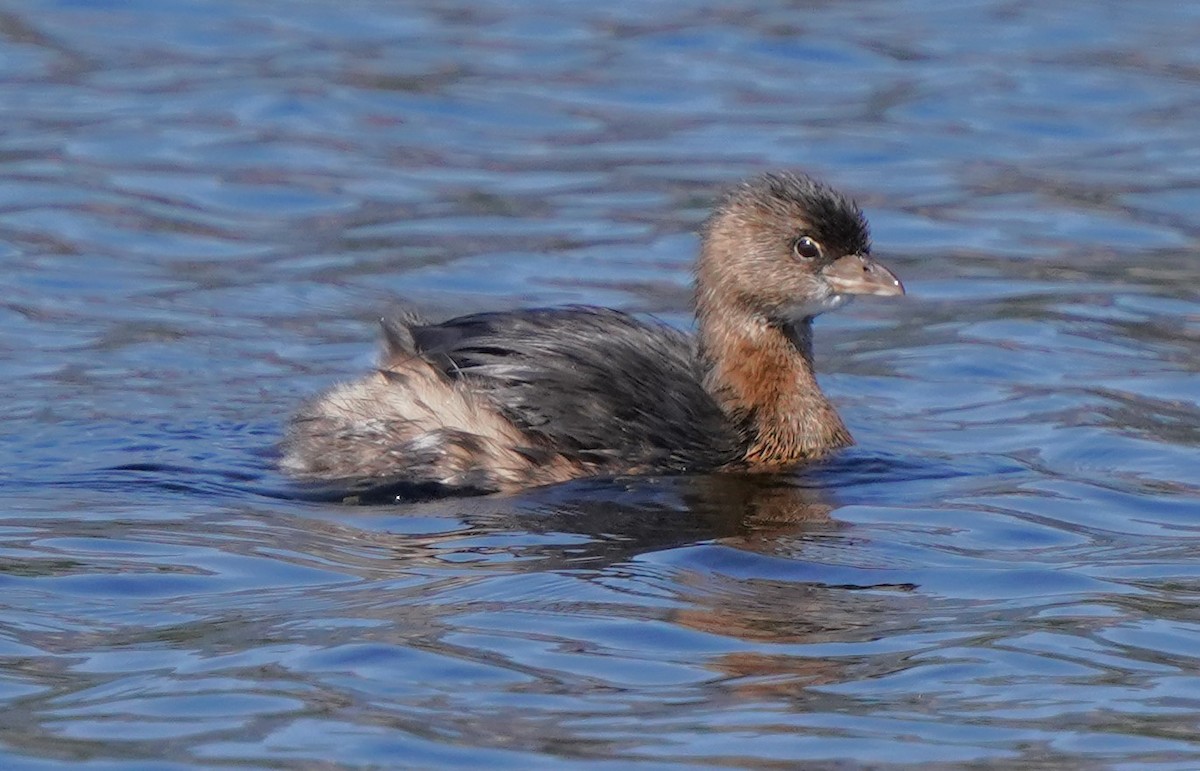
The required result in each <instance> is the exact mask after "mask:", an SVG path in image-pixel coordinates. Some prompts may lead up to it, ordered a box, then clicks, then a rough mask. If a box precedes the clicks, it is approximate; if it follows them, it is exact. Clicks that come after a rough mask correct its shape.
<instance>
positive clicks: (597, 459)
mask: <svg viewBox="0 0 1200 771" xmlns="http://www.w3.org/2000/svg"><path fill="white" fill-rule="evenodd" d="M388 326H389V325H387V324H385V329H387V328H388ZM390 326H391V327H392V328H391V329H390V330H389V339H391V340H392V341H393V344H395V343H396V342H398V341H397V340H396V338H397V337H399V338H401V339H402V340H403V343H404V345H403V347H405V348H407V347H409V346H410V345H411V346H412V347H413V348H415V349H416V351H417V352H418V353H419V354H420V355H421V356H422V357H423V358H424V359H426V360H427V361H429V362H430V363H431V364H433V366H435V367H436V368H438V369H439V370H440V371H441V372H443V373H444V374H445V375H446V376H447V377H449V378H452V379H461V380H465V381H469V382H470V384H471V388H472V389H473V390H476V391H478V392H479V393H483V394H485V395H486V396H487V397H488V398H489V399H490V400H491V401H492V403H494V404H495V405H496V407H497V408H498V409H499V410H500V411H501V412H502V413H503V414H504V416H505V417H507V418H508V419H509V420H511V421H512V422H513V423H514V424H516V425H517V426H518V427H519V428H520V429H522V430H523V431H525V432H527V433H529V434H531V435H534V436H536V437H539V438H541V439H543V440H544V441H545V442H547V444H548V445H549V446H551V447H554V448H555V449H556V450H557V451H560V452H563V453H564V454H566V455H567V456H569V457H575V458H577V459H579V460H580V461H583V462H585V463H597V464H600V465H601V466H608V467H613V468H624V469H636V468H639V467H648V468H661V469H663V470H677V471H682V470H694V469H704V468H713V467H716V466H721V465H724V464H726V463H730V462H733V461H735V460H736V459H737V458H739V457H740V455H741V446H740V440H739V437H738V436H737V435H736V432H735V430H734V429H733V427H732V426H731V425H730V424H729V422H728V420H727V419H726V417H725V415H724V414H723V413H722V411H721V408H720V407H719V406H718V405H717V403H716V402H715V401H714V400H713V398H712V397H711V396H709V394H708V392H707V391H705V389H704V387H703V384H702V378H703V368H702V365H701V364H700V361H699V358H698V356H697V354H696V349H695V343H694V341H693V340H692V339H691V338H690V337H689V336H687V335H685V334H683V333H681V332H679V331H677V330H674V329H672V328H670V327H667V326H665V325H663V324H661V323H656V322H651V323H646V322H642V321H639V320H638V319H635V318H634V317H632V316H629V315H628V314H624V313H620V312H618V311H613V310H609V309H605V308H592V307H568V308H545V309H531V310H520V311H512V312H501V313H480V314H475V315H471V316H462V317H459V318H455V319H451V320H449V321H446V322H443V323H441V324H432V325H425V326H415V325H414V326H408V325H404V326H403V328H401V329H397V328H396V326H398V325H397V324H396V323H394V322H393V323H392V324H391V325H390ZM410 341H411V342H410Z"/></svg>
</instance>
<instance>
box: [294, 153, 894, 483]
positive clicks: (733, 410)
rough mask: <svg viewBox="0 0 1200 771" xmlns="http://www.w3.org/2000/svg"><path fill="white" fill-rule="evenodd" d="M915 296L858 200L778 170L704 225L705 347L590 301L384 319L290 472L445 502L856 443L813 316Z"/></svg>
mask: <svg viewBox="0 0 1200 771" xmlns="http://www.w3.org/2000/svg"><path fill="white" fill-rule="evenodd" d="M903 293H904V287H903V286H902V285H901V283H900V281H899V279H897V278H896V277H895V275H893V274H892V272H891V271H889V270H888V269H887V268H885V267H883V266H882V265H880V264H879V263H877V262H875V261H874V260H873V259H872V258H871V257H870V241H869V237H868V232H867V224H866V221H865V220H864V218H863V215H862V212H861V211H860V210H859V208H858V206H857V205H855V203H854V202H853V201H851V200H850V199H849V198H846V197H845V196H843V195H842V194H841V193H838V192H837V191H835V190H833V189H832V188H830V187H827V186H826V185H824V184H822V183H820V182H817V181H815V180H813V179H812V178H810V177H808V176H805V175H802V174H791V173H780V174H766V175H763V176H760V177H758V178H756V179H753V180H751V181H749V182H746V183H743V184H741V185H739V186H737V187H734V188H733V189H732V190H730V191H729V192H728V193H727V194H726V195H725V197H724V199H723V200H722V201H721V202H720V204H719V205H718V206H717V208H716V210H715V211H714V212H713V214H712V216H711V217H710V218H709V219H708V221H707V222H706V223H705V225H704V229H703V238H702V244H701V249H700V257H699V260H698V262H697V267H696V317H697V320H698V322H699V334H698V335H697V336H696V337H694V338H693V337H692V336H689V335H686V334H684V333H681V332H679V331H677V330H675V329H672V328H670V327H667V326H665V325H663V324H661V323H657V322H646V321H641V320H638V319H635V318H634V317H632V316H629V315H626V314H624V313H621V312H618V311H614V310H608V309H605V308H593V307H567V308H544V309H531V310H517V311H510V312H499V313H479V314H475V315H471V316H462V317H459V318H455V319H450V320H449V321H445V322H442V323H440V324H422V323H419V322H418V321H416V320H415V319H412V318H406V319H385V320H384V321H383V329H384V336H385V338H386V346H385V351H384V353H383V357H382V361H381V363H380V366H379V369H378V371H377V372H375V373H374V374H371V375H370V376H368V377H366V378H364V379H361V380H358V381H354V382H350V383H345V384H342V385H339V386H336V387H334V388H333V389H331V390H329V391H328V392H326V393H324V394H322V395H321V396H319V397H317V398H316V399H314V400H313V401H311V402H310V403H308V404H307V405H306V406H304V407H303V408H302V409H301V410H300V412H299V413H298V414H297V415H296V416H295V418H294V419H293V420H292V422H291V424H290V426H289V428H288V434H287V438H286V439H285V441H284V455H283V460H282V462H281V466H282V468H283V470H284V471H285V472H288V473H290V474H292V475H294V476H296V477H299V478H302V479H309V480H321V481H335V480H350V479H354V480H360V481H361V480H378V481H379V482H380V483H381V484H382V483H391V482H397V483H402V484H403V483H412V484H414V485H423V486H428V485H433V486H437V487H439V488H445V490H446V491H447V492H456V491H463V492H467V491H473V492H481V491H501V490H504V491H510V490H517V489H521V488H524V487H529V486H533V485H540V484H547V483H551V482H560V481H564V480H567V479H573V478H576V477H583V476H590V475H597V474H622V473H651V472H660V473H669V472H682V471H701V470H718V469H719V470H751V471H753V470H769V469H776V468H782V467H786V466H789V465H792V464H795V463H797V462H799V461H802V460H805V459H808V458H816V457H819V456H821V455H823V454H825V453H828V452H829V451H831V450H834V449H837V448H839V447H845V446H847V445H849V444H851V442H852V440H851V438H850V433H849V432H848V431H847V430H846V426H845V425H844V424H843V423H842V420H841V418H839V417H838V414H837V411H836V410H835V409H834V408H833V405H832V404H830V402H829V400H828V399H827V398H826V397H825V395H824V394H823V393H822V392H821V389H820V387H819V386H818V385H817V380H816V376H815V375H814V373H813V354H812V320H813V317H814V316H816V315H817V314H819V313H822V312H824V311H828V310H833V309H835V308H838V307H840V306H841V305H843V304H845V303H846V301H847V300H848V299H849V298H850V296H851V295H856V294H871V295H899V294H903Z"/></svg>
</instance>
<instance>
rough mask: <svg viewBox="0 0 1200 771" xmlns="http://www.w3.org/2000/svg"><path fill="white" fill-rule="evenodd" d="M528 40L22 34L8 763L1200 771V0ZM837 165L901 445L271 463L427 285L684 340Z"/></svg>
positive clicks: (782, 9) (368, 19) (507, 24)
mask: <svg viewBox="0 0 1200 771" xmlns="http://www.w3.org/2000/svg"><path fill="white" fill-rule="evenodd" d="M527 6H528V7H524V6H521V5H519V4H517V5H513V4H504V3H498V2H492V1H491V0H484V1H483V2H479V3H461V4H453V3H451V4H447V3H428V4H421V3H406V4H396V3H385V2H369V1H368V0H348V1H347V2H341V3H327V2H317V0H301V1H300V2H290V3H282V2H272V1H267V2H239V1H237V0H229V1H227V2H221V1H220V0H217V1H216V2H199V1H197V0H179V1H178V2H171V3H150V2H138V1H137V0H134V1H133V2H122V3H117V2H90V3H72V2H51V1H50V0H30V1H29V2H23V3H0V105H3V120H2V121H0V261H2V264H3V266H4V270H3V272H2V273H0V377H3V379H4V394H5V399H4V401H3V409H4V412H3V415H4V427H5V432H4V433H5V437H6V440H5V441H4V442H3V443H2V444H0V454H2V458H0V490H2V491H3V494H4V495H3V498H4V503H5V507H4V512H3V514H2V515H0V598H2V599H0V607H2V610H0V704H2V705H3V710H0V715H3V717H2V718H0V760H2V762H0V765H3V766H4V767H5V768H42V767H54V766H58V765H64V764H68V763H69V764H72V765H81V766H91V767H96V768H114V769H115V768H120V769H130V768H133V769H136V768H156V769H157V768H170V767H205V768H214V767H227V766H228V767H234V766H236V767H289V768H291V767H302V768H318V767H319V768H357V767H379V766H389V765H411V766H424V767H428V766H442V765H463V766H489V767H490V766H497V767H499V766H519V767H526V766H529V765H555V764H559V763H562V762H564V761H570V762H572V763H575V764H582V763H584V762H585V761H586V762H589V763H590V764H592V765H596V766H604V765H612V766H614V767H615V766H618V765H620V766H621V767H624V766H625V765H626V764H627V763H629V762H630V761H639V762H641V763H643V764H646V765H650V766H659V767H662V766H671V765H677V764H679V765H691V764H715V765H736V766H759V767H765V766H771V765H795V764H797V763H801V762H807V763H808V764H810V765H811V766H817V767H820V766H829V767H839V768H843V767H854V766H861V765H904V764H920V765H922V766H926V767H931V766H939V765H940V766H957V767H961V766H966V765H970V766H973V767H993V766H994V767H1000V766H1007V767H1022V768H1094V767H1099V766H1109V767H1113V768H1145V767H1151V766H1153V767H1159V768H1180V769H1190V768H1195V767H1197V766H1200V741H1198V740H1197V738H1196V737H1197V727H1198V723H1200V696H1197V694H1200V675H1198V674H1197V672H1198V663H1200V659H1198V656H1200V654H1198V651H1200V612H1198V611H1197V607H1198V606H1200V483H1198V481H1197V480H1198V478H1200V452H1198V451H1197V446H1198V445H1200V408H1198V406H1197V404H1198V401H1200V387H1198V385H1197V382H1198V381H1197V371H1198V370H1200V363H1198V362H1200V301H1198V299H1197V289H1196V287H1197V286H1200V262H1198V261H1197V255H1196V244H1197V237H1198V236H1200V226H1198V224H1197V218H1196V212H1197V211H1198V210H1200V143H1198V141H1197V131H1196V126H1197V125H1198V124H1200V87H1198V86H1200V53H1198V52H1200V48H1198V47H1197V46H1196V44H1195V41H1196V36H1197V32H1198V31H1200V11H1198V10H1197V8H1198V7H1197V6H1194V5H1189V4H1183V3H1168V2H1160V1H1152V2H1148V3H1138V4H1118V3H1114V2H1099V3H1094V2H1087V3H1085V2H1070V1H1069V2H1065V3H1056V4H1054V5H1053V6H1044V5H1042V4H1037V3H1030V2H1020V1H1018V2H995V1H992V2H967V3H957V4H952V5H946V4H943V3H919V2H904V1H903V0H902V1H901V2H875V1H873V0H867V1H866V2H856V3H790V2H765V3H760V4H756V5H755V6H754V7H745V6H737V7H735V6H731V5H729V4H725V5H721V4H709V3H703V2H683V3H679V2H672V3H665V2H653V1H652V2H638V3H617V4H611V3H610V4H590V5H589V4H578V3H564V2H549V3H533V4H527ZM788 166H799V167H803V168H807V169H810V170H812V171H815V172H817V173H819V174H821V175H823V176H825V177H827V178H828V179H830V180H831V181H833V182H834V183H836V184H837V185H838V186H840V187H844V188H846V189H848V190H851V191H852V192H854V194H855V195H856V196H857V197H858V198H859V200H860V202H861V203H862V204H863V206H864V207H865V208H866V210H867V212H868V214H869V216H870V218H871V220H872V223H873V225H874V231H875V240H876V247H877V249H876V251H877V253H878V254H880V255H881V256H883V257H884V259H885V261H886V262H888V263H889V264H890V265H892V266H894V267H895V268H896V269H897V271H898V272H899V273H900V275H902V276H903V277H904V279H905V282H906V284H907V285H908V286H909V288H910V290H911V295H910V296H909V297H908V298H906V299H905V300H904V301H901V302H861V303H859V304H857V305H855V306H853V307H851V308H849V309H847V310H845V311H842V312H839V313H838V314H833V315H830V316H828V317H826V318H823V319H822V320H821V321H820V323H819V329H818V357H819V360H820V364H821V367H822V372H823V379H824V382H825V383H826V385H827V387H828V390H829V391H830V392H831V393H832V394H833V396H834V397H835V399H836V400H837V402H838V403H839V405H840V406H841V408H842V410H843V414H844V415H845V416H846V418H847V420H848V421H849V423H850V424H851V427H852V428H853V430H854V432H855V434H856V436H857V438H858V440H859V445H858V446H857V447H856V448H854V449H853V450H851V451H850V452H847V453H846V454H844V455H842V456H840V457H838V458H836V459H833V460H831V461H829V462H826V463H822V464H819V465H814V466H812V467H809V468H806V469H802V470H800V471H798V472H797V473H795V474H793V475H788V476H785V477H778V478H774V477H768V478H749V479H747V478H736V477H684V478H667V479H628V478H621V479H608V480H591V481H585V482H579V483H575V484H569V485H562V486H558V487H552V488H546V489H539V490H534V491H530V492H528V493H527V494H523V495H519V496H510V497H482V498H471V499H463V500H450V501H445V500H442V501H437V500H427V501H421V502H409V503H405V504H394V503H387V502H380V504H379V505H375V506H347V505H342V504H340V503H338V502H337V500H336V499H337V498H338V497H339V496H337V495H331V494H330V492H329V491H328V490H325V491H322V490H315V489H305V488H298V487H296V486H292V485H289V484H288V483H287V481H286V480H284V479H282V478H280V477H279V476H278V475H276V474H275V473H274V472H273V471H272V470H271V461H272V453H273V449H272V448H273V445H274V443H275V441H276V440H277V438H278V436H279V431H280V425H281V421H282V420H283V419H284V417H285V416H286V415H287V413H288V411H289V410H290V409H292V408H293V406H294V405H295V404H296V403H297V402H298V400H300V399H301V398H303V397H304V396H305V395H307V394H310V393H312V392H314V391H316V390H317V389H319V388H321V387H323V386H325V385H327V384H329V383H330V382H332V381H333V380H335V379H337V378H339V377H345V376H348V375H351V374H353V373H357V372H360V371H362V370H363V369H365V368H366V367H368V366H369V365H370V361H371V359H370V356H371V352H372V340H373V339H374V336H375V329H374V319H375V318H377V317H378V316H379V315H380V314H381V313H383V312H386V311H387V309H388V308H390V307H393V306H394V305H395V304H396V303H399V302H415V303H417V304H419V305H421V306H422V307H423V308H424V309H425V310H427V311H428V312H430V313H431V314H434V315H437V314H450V313H456V312H461V311H464V310H474V309H482V308H496V307H509V306H515V305H519V304H530V303H560V302H591V303H603V304H611V305H616V306H620V307H624V308H628V309H632V310H637V311H646V312H652V313H655V314H658V315H660V316H662V317H664V318H667V319H669V320H671V321H673V322H678V323H681V324H685V323H687V311H686V300H687V271H688V265H689V261H690V258H691V255H692V253H693V251H694V249H695V237H694V235H693V233H694V231H695V228H696V226H697V224H698V223H699V222H700V220H701V219H702V217H703V216H704V213H705V210H706V208H707V206H708V205H709V203H710V202H711V200H712V197H713V195H714V193H715V191H716V190H717V189H719V187H720V186H721V185H722V184H725V183H727V182H729V181H731V180H734V179H738V178H741V177H743V176H746V175H748V174H750V173H753V172H756V171H759V170H762V169H766V168H776V167H788ZM383 492H384V493H389V492H394V491H383ZM389 497H390V496H389V495H377V496H376V499H384V500H386V499H387V498H389Z"/></svg>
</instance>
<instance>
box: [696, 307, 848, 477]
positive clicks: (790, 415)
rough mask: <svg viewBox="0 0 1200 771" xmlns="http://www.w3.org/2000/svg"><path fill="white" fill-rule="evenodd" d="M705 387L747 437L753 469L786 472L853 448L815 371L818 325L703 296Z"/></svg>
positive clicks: (699, 309) (700, 318)
mask: <svg viewBox="0 0 1200 771" xmlns="http://www.w3.org/2000/svg"><path fill="white" fill-rule="evenodd" d="M696 316H697V320H698V322H699V325H700V329H699V332H700V344H701V347H702V352H703V355H704V358H705V362H706V364H707V367H708V369H707V374H706V382H705V386H706V388H707V389H708V391H709V393H711V394H712V395H713V397H714V398H716V400H717V402H718V403H719V404H720V405H721V407H722V409H723V410H724V411H725V414H726V415H728V416H729V418H730V420H731V421H733V422H734V423H735V424H736V425H738V426H739V427H740V428H741V429H742V430H743V431H744V432H745V436H746V440H747V450H746V456H745V460H746V461H747V463H749V464H750V465H751V466H785V465H788V464H792V463H795V462H797V461H800V460H804V459H805V458H814V457H819V456H821V455H824V454H826V453H827V452H829V451H830V450H833V449H836V448H839V447H845V446H847V445H849V444H851V443H852V442H853V440H852V439H851V437H850V433H849V431H847V430H846V426H845V424H844V423H842V420H841V418H840V417H838V414H837V411H836V410H835V409H834V407H833V405H832V404H831V403H830V401H829V399H827V398H826V397H825V394H824V393H822V391H821V388H820V386H819V385H818V383H817V378H816V375H815V373H814V371H813V354H812V319H808V318H806V319H802V320H800V321H796V322H793V323H791V324H788V325H780V324H776V323H772V322H771V321H770V320H768V319H766V318H763V317H758V316H755V315H754V314H753V313H750V312H748V311H745V310H739V309H738V308H736V307H729V305H728V304H727V303H723V302H722V301H721V299H720V298H719V296H716V295H714V294H713V293H711V292H709V293H706V292H704V291H703V290H701V291H698V292H697V307H696Z"/></svg>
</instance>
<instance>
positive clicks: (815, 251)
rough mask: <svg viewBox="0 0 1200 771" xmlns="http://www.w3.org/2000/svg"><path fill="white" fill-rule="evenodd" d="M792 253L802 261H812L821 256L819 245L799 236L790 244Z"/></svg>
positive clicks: (806, 237)
mask: <svg viewBox="0 0 1200 771" xmlns="http://www.w3.org/2000/svg"><path fill="white" fill-rule="evenodd" d="M792 251H793V252H794V253H795V254H796V256H797V257H799V258H800V259H802V260H812V259H816V258H817V257H820V256H821V245H820V244H818V243H817V242H816V241H814V240H812V239H811V238H809V237H808V236H800V237H799V238H797V239H796V240H795V241H794V242H792Z"/></svg>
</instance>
